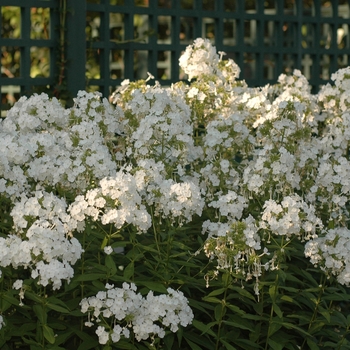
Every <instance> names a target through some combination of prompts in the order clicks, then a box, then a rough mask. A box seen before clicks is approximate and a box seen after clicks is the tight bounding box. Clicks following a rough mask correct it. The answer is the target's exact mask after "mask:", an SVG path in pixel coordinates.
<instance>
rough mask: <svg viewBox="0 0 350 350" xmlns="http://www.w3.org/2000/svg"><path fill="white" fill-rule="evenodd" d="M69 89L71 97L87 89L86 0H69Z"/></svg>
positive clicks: (67, 73) (67, 76) (67, 44)
mask: <svg viewBox="0 0 350 350" xmlns="http://www.w3.org/2000/svg"><path fill="white" fill-rule="evenodd" d="M67 3H68V8H67V10H68V13H67V41H66V47H67V70H66V81H67V89H68V91H69V93H70V94H71V97H72V98H73V97H75V96H76V94H77V92H78V91H79V90H84V89H85V65H86V38H85V25H86V24H85V21H86V0H74V1H70V0H67Z"/></svg>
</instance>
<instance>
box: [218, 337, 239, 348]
mask: <svg viewBox="0 0 350 350" xmlns="http://www.w3.org/2000/svg"><path fill="white" fill-rule="evenodd" d="M220 342H221V343H222V344H224V345H225V348H226V349H227V350H237V348H235V347H234V346H232V345H230V344H229V343H228V342H227V341H225V340H223V339H220Z"/></svg>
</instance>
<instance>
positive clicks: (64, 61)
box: [0, 0, 350, 109]
mask: <svg viewBox="0 0 350 350" xmlns="http://www.w3.org/2000/svg"><path fill="white" fill-rule="evenodd" d="M0 7H1V12H2V16H1V19H0V21H1V23H0V24H1V28H2V30H1V37H0V47H1V54H2V58H1V78H0V79H1V80H0V87H1V103H2V109H5V108H7V107H8V106H9V105H10V104H11V103H13V101H14V100H16V99H17V98H18V97H19V96H20V95H22V94H29V93H31V92H33V91H40V90H45V89H46V90H50V91H51V93H52V94H56V95H58V96H59V97H62V96H60V93H62V91H66V92H69V93H70V96H74V95H75V94H76V92H77V91H78V90H79V89H87V90H100V91H101V92H102V93H103V95H104V96H108V95H109V94H110V93H111V91H112V90H113V89H115V87H116V86H118V85H119V84H120V83H121V82H122V81H123V80H124V79H130V80H133V79H139V78H146V76H147V72H150V73H151V74H153V75H154V76H155V78H156V79H157V80H160V82H161V83H162V85H169V84H171V83H172V82H174V81H178V80H179V79H185V78H186V77H185V76H183V74H182V73H181V71H180V70H179V66H178V58H179V56H180V55H181V52H182V51H183V50H184V49H185V47H186V46H187V45H188V44H190V43H191V42H192V41H193V40H194V39H195V38H197V37H207V38H209V39H210V40H212V42H213V43H214V44H215V46H216V47H217V50H218V51H224V52H226V53H227V56H226V57H231V58H233V59H234V60H235V61H236V62H237V63H238V65H239V66H240V67H241V69H242V73H241V78H243V79H245V80H246V81H247V83H248V84H249V85H250V86H260V85H264V84H266V83H274V82H276V80H277V77H278V75H279V74H280V73H283V72H287V73H288V72H291V71H292V70H293V69H294V68H298V69H300V70H302V72H303V73H304V74H305V75H306V77H307V78H308V79H309V81H310V82H311V84H312V85H313V87H314V89H315V90H317V88H318V87H319V86H320V85H321V84H324V83H325V82H327V81H328V80H329V78H330V75H331V74H332V73H333V72H335V71H336V70H337V69H339V68H341V67H345V66H348V65H349V62H348V55H349V53H350V38H349V37H350V36H349V24H350V11H349V3H348V1H347V0H333V1H326V0H306V1H305V0H269V1H262V0H0ZM9 7H10V8H11V9H12V10H13V11H15V13H16V14H17V16H19V17H20V20H19V21H20V24H19V26H20V29H18V28H12V27H11V24H10V25H9V24H8V23H11V20H9V19H8V18H6V16H5V15H6V11H7V10H8V9H9ZM39 10H40V11H41V12H40V11H39ZM16 11H17V12H16ZM45 11H46V12H45ZM38 12H40V13H44V12H45V13H46V17H47V18H48V23H47V28H46V29H45V30H46V31H47V32H48V35H46V36H45V35H43V33H42V32H43V30H42V31H41V34H40V33H39V34H38V35H36V32H35V28H34V29H33V22H35V18H36V17H35V15H36V14H37V13H38ZM35 23H36V22H35ZM35 23H34V24H35ZM36 24H37V23H36ZM6 26H7V27H6ZM8 27H9V28H8ZM34 27H35V25H34ZM38 27H39V32H40V25H39V26H38ZM15 30H17V34H16V35H15V34H14V33H15ZM18 31H19V34H18ZM33 32H34V34H33ZM36 54H38V55H41V59H39V60H38V59H36ZM11 55H12V56H13V57H12V56H11ZM4 57H5V58H9V57H10V59H8V60H7V61H6V59H5V58H4ZM11 59H12V61H11ZM16 60H17V61H16ZM37 62H39V63H40V64H41V63H43V62H44V63H45V62H46V67H45V69H43V72H42V73H43V74H40V73H41V72H40V70H39V74H38V73H37V72H35V64H36V63H37ZM11 63H16V64H15V65H13V66H11ZM14 66H15V67H17V68H14Z"/></svg>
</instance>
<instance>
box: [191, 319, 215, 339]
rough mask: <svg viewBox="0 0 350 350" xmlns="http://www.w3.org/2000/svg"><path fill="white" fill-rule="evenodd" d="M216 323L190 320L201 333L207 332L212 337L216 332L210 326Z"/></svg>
mask: <svg viewBox="0 0 350 350" xmlns="http://www.w3.org/2000/svg"><path fill="white" fill-rule="evenodd" d="M216 324H217V322H210V323H208V324H204V323H203V322H200V321H197V320H196V319H194V320H193V321H192V325H193V326H194V327H195V328H197V329H198V330H200V331H201V332H202V334H209V335H210V336H212V337H215V336H216V334H215V333H214V332H213V331H212V330H211V329H210V328H211V327H212V326H214V325H216Z"/></svg>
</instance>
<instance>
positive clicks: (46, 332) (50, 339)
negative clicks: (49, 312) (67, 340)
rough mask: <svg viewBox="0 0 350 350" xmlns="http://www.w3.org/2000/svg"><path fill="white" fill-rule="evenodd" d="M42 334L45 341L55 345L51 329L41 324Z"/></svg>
mask: <svg viewBox="0 0 350 350" xmlns="http://www.w3.org/2000/svg"><path fill="white" fill-rule="evenodd" d="M43 333H44V337H45V339H46V340H47V341H48V342H49V343H50V344H54V343H55V333H54V331H53V329H52V328H50V327H49V326H48V325H46V324H43Z"/></svg>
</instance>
